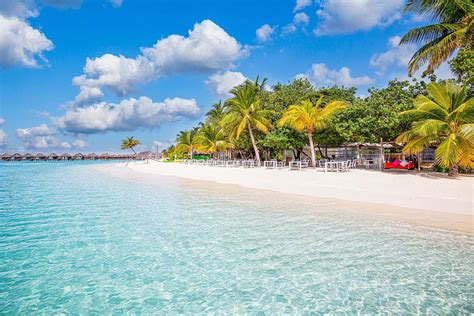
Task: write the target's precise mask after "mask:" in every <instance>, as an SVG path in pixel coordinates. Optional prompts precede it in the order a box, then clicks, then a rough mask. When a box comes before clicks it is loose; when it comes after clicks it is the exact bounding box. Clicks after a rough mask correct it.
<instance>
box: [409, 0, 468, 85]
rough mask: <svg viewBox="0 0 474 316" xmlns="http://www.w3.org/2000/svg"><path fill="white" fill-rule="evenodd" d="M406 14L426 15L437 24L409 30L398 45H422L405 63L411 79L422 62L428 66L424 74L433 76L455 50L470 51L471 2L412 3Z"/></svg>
mask: <svg viewBox="0 0 474 316" xmlns="http://www.w3.org/2000/svg"><path fill="white" fill-rule="evenodd" d="M405 11H407V12H412V13H415V14H419V15H422V16H423V15H424V16H429V17H431V18H432V19H433V20H434V21H435V22H436V23H435V24H432V25H427V26H422V27H417V28H414V29H412V30H410V31H409V32H408V33H406V34H405V35H404V36H403V38H402V40H401V42H400V44H404V43H416V44H421V45H422V46H421V47H420V48H419V49H418V51H417V52H416V53H415V54H414V55H413V57H412V58H411V60H410V62H409V64H408V74H409V75H410V76H412V75H413V74H414V73H415V72H416V71H417V70H418V69H419V68H420V67H422V66H423V65H424V64H425V63H428V66H427V69H426V71H425V73H433V71H434V70H435V69H436V68H438V67H439V66H440V65H441V64H442V63H443V62H444V61H446V60H448V59H449V57H450V56H451V55H452V54H454V52H455V51H456V50H457V49H458V48H462V47H470V48H472V45H473V41H474V35H473V33H474V27H473V22H472V16H473V13H474V5H473V3H472V0H411V1H408V3H407V5H406V8H405Z"/></svg>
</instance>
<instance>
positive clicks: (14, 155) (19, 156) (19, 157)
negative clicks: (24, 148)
mask: <svg viewBox="0 0 474 316" xmlns="http://www.w3.org/2000/svg"><path fill="white" fill-rule="evenodd" d="M22 159H23V155H22V154H19V153H14V154H13V155H12V156H11V159H10V160H22Z"/></svg>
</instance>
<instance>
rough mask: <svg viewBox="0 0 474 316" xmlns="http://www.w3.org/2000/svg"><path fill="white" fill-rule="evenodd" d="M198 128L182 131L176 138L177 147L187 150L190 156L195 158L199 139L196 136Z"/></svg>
mask: <svg viewBox="0 0 474 316" xmlns="http://www.w3.org/2000/svg"><path fill="white" fill-rule="evenodd" d="M196 134H197V130H196V129H192V130H190V131H181V132H180V133H179V134H178V137H177V139H176V149H178V150H182V151H187V152H188V153H189V158H190V159H193V154H194V151H195V150H196V148H197V147H198V140H197V137H196Z"/></svg>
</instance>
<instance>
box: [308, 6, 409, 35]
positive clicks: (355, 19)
mask: <svg viewBox="0 0 474 316" xmlns="http://www.w3.org/2000/svg"><path fill="white" fill-rule="evenodd" d="M403 4H404V0H390V1H380V0H351V1H350V3H348V2H347V1H345V0H328V1H326V2H325V3H324V4H322V5H321V9H319V10H318V11H317V12H316V14H317V16H318V17H319V18H320V23H319V24H318V27H317V28H316V29H315V33H316V35H330V34H344V33H352V32H355V31H360V30H369V29H371V28H373V27H376V26H386V25H390V24H392V23H393V22H395V21H396V20H398V19H400V18H401V16H402V7H403Z"/></svg>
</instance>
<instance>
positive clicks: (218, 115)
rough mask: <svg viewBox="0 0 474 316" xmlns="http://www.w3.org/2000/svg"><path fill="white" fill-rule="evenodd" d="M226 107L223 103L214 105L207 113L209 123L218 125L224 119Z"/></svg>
mask: <svg viewBox="0 0 474 316" xmlns="http://www.w3.org/2000/svg"><path fill="white" fill-rule="evenodd" d="M224 110H225V105H224V104H222V101H219V102H218V103H214V104H213V105H212V107H211V109H210V110H209V111H208V112H207V113H206V119H207V121H208V122H209V123H218V122H220V121H221V120H222V118H223V117H224Z"/></svg>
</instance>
